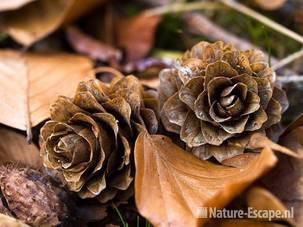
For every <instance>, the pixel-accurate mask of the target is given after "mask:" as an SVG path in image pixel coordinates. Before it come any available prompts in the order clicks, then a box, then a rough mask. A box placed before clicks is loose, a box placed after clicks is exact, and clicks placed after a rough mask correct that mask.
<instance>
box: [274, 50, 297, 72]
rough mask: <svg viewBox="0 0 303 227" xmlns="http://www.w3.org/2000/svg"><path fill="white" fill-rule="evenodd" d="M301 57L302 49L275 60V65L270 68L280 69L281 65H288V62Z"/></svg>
mask: <svg viewBox="0 0 303 227" xmlns="http://www.w3.org/2000/svg"><path fill="white" fill-rule="evenodd" d="M301 57H303V49H301V50H299V51H297V52H295V53H293V54H291V55H289V56H287V57H286V58H284V59H282V60H280V61H279V62H277V63H276V64H275V65H273V66H272V68H273V69H274V70H277V69H280V68H282V67H284V66H285V65H288V64H289V63H291V62H292V61H294V60H296V59H298V58H301Z"/></svg>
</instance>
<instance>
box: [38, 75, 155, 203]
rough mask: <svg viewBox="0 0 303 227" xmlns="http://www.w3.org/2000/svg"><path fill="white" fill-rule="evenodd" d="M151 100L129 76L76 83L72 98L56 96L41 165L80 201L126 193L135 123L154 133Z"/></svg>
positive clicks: (43, 134)
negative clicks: (55, 174)
mask: <svg viewBox="0 0 303 227" xmlns="http://www.w3.org/2000/svg"><path fill="white" fill-rule="evenodd" d="M155 104H156V98H155V96H154V94H153V93H152V92H149V91H144V89H143V87H142V86H141V84H140V82H139V81H138V79H137V78H135V77H134V76H127V77H123V78H117V79H114V80H113V81H112V82H111V84H110V85H108V84H105V83H103V82H101V81H99V80H91V81H88V82H82V83H80V84H79V86H78V89H77V91H76V94H75V96H74V98H73V99H71V98H67V97H62V96H61V97H59V98H58V100H57V101H56V102H55V103H54V104H53V105H52V106H51V109H50V112H51V120H50V121H48V122H46V123H45V125H44V126H43V127H42V129H41V134H40V145H41V155H42V157H43V161H44V165H45V166H46V167H48V168H50V169H56V170H58V171H59V172H60V173H62V176H63V179H64V181H65V183H66V185H67V186H68V188H69V189H70V190H71V191H74V192H77V193H78V195H79V196H80V197H81V198H93V197H96V198H97V199H98V200H99V201H100V202H102V203H105V202H107V201H109V200H111V199H113V198H115V197H116V196H117V195H119V194H121V193H122V192H123V191H124V192H125V191H127V189H129V186H130V185H131V182H132V180H133V177H132V175H133V174H132V170H133V167H132V162H131V158H132V148H133V143H134V139H135V134H136V133H137V132H136V127H135V126H137V125H138V124H140V125H141V126H143V127H145V128H147V130H148V131H149V132H150V133H155V132H156V131H157V127H158V121H157V118H156V114H155V111H154V110H153V107H155V106H156V105H155Z"/></svg>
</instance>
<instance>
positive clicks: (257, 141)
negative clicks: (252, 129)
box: [249, 133, 303, 159]
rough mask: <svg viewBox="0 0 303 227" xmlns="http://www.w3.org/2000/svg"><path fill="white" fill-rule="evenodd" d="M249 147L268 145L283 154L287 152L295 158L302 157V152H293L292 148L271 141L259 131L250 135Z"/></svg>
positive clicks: (255, 147)
mask: <svg viewBox="0 0 303 227" xmlns="http://www.w3.org/2000/svg"><path fill="white" fill-rule="evenodd" d="M249 147H251V148H253V149H257V148H263V147H268V148H270V149H272V150H275V151H279V152H281V153H283V154H287V155H289V156H292V157H295V158H300V159H302V158H303V154H299V153H296V152H293V151H292V150H290V149H288V148H287V147H283V146H281V145H279V144H277V143H275V142H273V141H271V140H270V139H269V138H267V137H266V136H265V135H263V134H261V133H255V134H253V135H252V137H251V138H250V141H249Z"/></svg>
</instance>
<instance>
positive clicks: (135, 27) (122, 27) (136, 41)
mask: <svg viewBox="0 0 303 227" xmlns="http://www.w3.org/2000/svg"><path fill="white" fill-rule="evenodd" d="M160 19H161V17H160V16H148V15H147V14H145V13H144V12H143V13H140V14H139V15H137V16H135V17H131V18H121V19H120V20H119V21H118V25H117V45H118V46H119V47H122V48H124V49H125V50H126V54H127V58H128V60H129V61H135V60H138V59H140V58H143V57H145V56H146V55H147V54H148V52H149V50H150V49H151V47H152V45H153V42H154V33H155V30H156V27H157V25H158V23H159V22H160Z"/></svg>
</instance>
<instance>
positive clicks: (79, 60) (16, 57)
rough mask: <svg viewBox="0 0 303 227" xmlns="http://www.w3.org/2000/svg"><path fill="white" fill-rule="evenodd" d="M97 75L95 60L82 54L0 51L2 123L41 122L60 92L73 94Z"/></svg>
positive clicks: (23, 126) (21, 125) (20, 126)
mask: <svg viewBox="0 0 303 227" xmlns="http://www.w3.org/2000/svg"><path fill="white" fill-rule="evenodd" d="M93 74H94V73H93V71H92V62H91V61H90V60H89V59H88V58H85V57H82V56H77V55H67V54H57V55H38V54H25V55H21V54H20V53H18V52H14V51H0V81H1V90H0V97H1V102H0V112H1V114H0V122H1V123H3V124H5V125H8V126H11V127H14V128H18V129H21V130H25V129H28V128H30V126H35V125H37V124H39V123H40V122H41V121H43V120H45V119H46V118H48V117H49V106H50V104H51V103H53V102H54V101H55V99H56V98H57V96H58V95H65V96H68V97H71V96H72V95H73V94H74V92H75V90H76V87H77V85H78V83H79V82H80V81H83V80H88V79H91V78H93V77H94V76H93Z"/></svg>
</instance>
